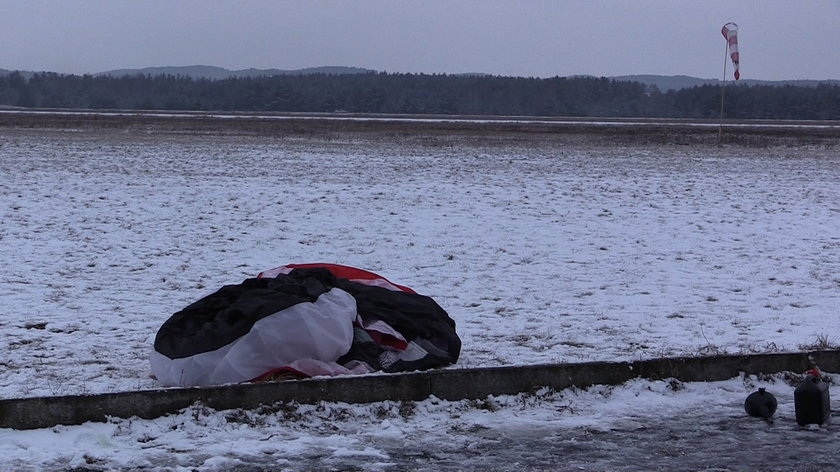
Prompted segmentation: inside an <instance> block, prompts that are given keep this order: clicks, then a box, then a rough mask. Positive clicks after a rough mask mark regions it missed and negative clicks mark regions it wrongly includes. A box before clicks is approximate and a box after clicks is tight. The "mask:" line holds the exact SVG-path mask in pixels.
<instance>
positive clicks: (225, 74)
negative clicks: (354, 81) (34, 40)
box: [94, 65, 376, 80]
mask: <svg viewBox="0 0 840 472" xmlns="http://www.w3.org/2000/svg"><path fill="white" fill-rule="evenodd" d="M370 72H376V71H373V70H370V69H362V68H359V67H341V66H326V67H309V68H306V69H293V70H284V69H253V68H251V69H241V70H230V69H225V68H223V67H215V66H201V65H198V66H169V67H146V68H143V69H116V70H109V71H106V72H99V73H96V74H94V75H95V76H103V75H109V76H111V77H122V76H124V75H148V76H158V75H174V76H182V77H191V78H193V79H213V80H219V79H229V78H232V77H265V76H272V75H308V74H332V75H343V74H366V73H370Z"/></svg>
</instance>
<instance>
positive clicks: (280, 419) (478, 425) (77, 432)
mask: <svg viewBox="0 0 840 472" xmlns="http://www.w3.org/2000/svg"><path fill="white" fill-rule="evenodd" d="M837 149H838V147H837V146H829V147H816V146H815V147H796V146H791V147H783V146H770V147H761V146H755V147H741V146H723V147H715V146H708V147H706V146H699V147H697V146H667V145H662V146H658V145H649V146H646V145H638V146H630V147H619V146H612V145H608V144H603V145H600V144H597V143H595V144H584V143H582V142H580V141H577V142H574V141H569V142H564V141H563V139H561V138H557V139H551V138H544V137H541V138H536V137H532V138H529V139H517V138H509V139H502V138H469V137H444V136H417V135H410V134H407V135H404V136H403V135H383V136H375V135H368V134H341V133H335V134H331V135H328V136H312V137H283V136H277V137H265V136H261V137H258V136H207V135H178V134H165V133H155V132H139V131H138V132H121V131H107V130H100V131H90V130H85V131H78V130H77V131H73V132H70V131H56V130H13V129H3V130H0V217H2V223H0V261H2V262H3V264H2V266H0V300H2V304H0V333H2V334H3V336H4V340H5V342H6V346H5V347H4V348H3V349H2V350H0V397H2V398H16V397H32V396H44V395H66V394H84V393H103V392H116V391H124V390H135V389H148V388H158V387H159V385H158V384H157V383H156V381H155V380H154V379H153V378H151V376H150V369H149V364H148V357H149V351H150V349H151V343H152V340H153V338H154V335H155V332H156V330H157V328H158V327H159V326H160V325H161V324H162V323H163V322H164V321H165V320H166V319H167V318H168V317H169V316H170V315H171V314H172V313H174V312H175V311H177V310H180V309H181V308H183V307H184V306H186V305H187V304H189V303H191V302H193V301H195V300H197V299H198V298H200V297H202V296H203V295H206V294H208V293H210V292H212V291H215V290H216V289H218V288H219V287H221V286H222V285H225V284H230V283H239V282H241V281H242V280H243V279H244V278H247V277H253V276H255V275H256V274H257V273H258V272H260V271H262V270H266V269H270V268H272V267H276V266H279V265H283V264H286V263H302V262H335V263H339V264H346V265H351V266H356V267H360V268H364V269H367V270H371V271H374V272H377V273H379V274H381V275H383V276H385V277H387V278H388V279H390V280H392V281H394V282H396V283H400V284H404V285H408V286H410V287H412V288H414V289H415V290H417V291H418V292H420V293H422V294H425V295H429V296H431V297H433V298H434V299H435V300H437V301H438V303H439V304H440V305H441V306H443V307H444V308H445V309H446V310H447V311H448V312H449V313H450V315H451V316H452V317H453V318H454V319H455V321H456V322H457V324H458V332H459V334H460V336H461V338H462V340H463V350H462V354H461V359H460V361H459V363H458V365H457V366H456V367H478V366H497V365H526V364H535V363H550V362H577V361H594V360H629V359H644V358H652V357H660V356H673V355H703V354H715V353H749V352H775V351H792V350H800V349H803V348H807V347H809V346H814V345H816V344H823V345H826V344H831V345H834V346H836V345H838V344H840V317H838V316H837V312H838V308H840V165H838V164H840V161H838V158H840V157H838V154H837ZM669 385H670V384H669V383H668V382H667V381H662V382H652V381H635V382H631V383H629V384H626V385H623V386H617V387H609V388H607V387H604V388H592V389H589V390H586V391H579V390H575V389H570V390H567V391H563V392H543V393H539V392H538V393H536V394H523V395H519V396H510V397H499V398H495V399H493V398H491V399H488V400H487V401H486V402H483V403H482V402H474V401H473V402H470V401H463V402H445V401H441V400H437V399H429V400H426V401H423V402H418V403H416V404H411V405H410V406H406V405H402V404H400V403H392V402H385V403H378V404H373V405H342V404H321V405H314V406H307V405H290V406H288V409H287V410H281V411H263V412H244V411H233V412H211V411H207V410H206V409H202V407H200V406H196V407H193V408H191V409H188V410H186V411H184V412H182V413H180V414H178V415H172V416H169V417H165V418H159V419H156V420H137V419H133V420H117V419H115V420H113V421H112V422H110V423H108V424H86V425H81V426H72V427H68V426H57V427H55V428H49V429H44V430H36V431H13V430H0V457H2V459H0V469H6V468H11V469H16V470H26V467H30V468H31V470H41V469H66V468H74V467H87V468H91V469H93V470H105V469H112V468H125V469H142V468H165V469H169V470H181V469H183V470H230V469H232V468H236V467H240V466H241V467H247V466H248V464H263V466H265V467H270V468H280V469H283V468H288V469H290V470H306V469H307V468H312V467H314V465H317V464H318V462H313V461H315V460H316V458H318V459H317V460H322V459H323V460H325V461H326V462H324V464H326V465H325V466H324V467H327V468H328V467H337V468H341V467H344V466H346V465H347V464H354V463H358V464H360V465H359V467H362V468H364V469H365V470H389V469H394V470H401V469H404V468H405V462H404V458H403V459H398V458H397V457H396V456H397V453H398V452H399V451H405V450H406V446H407V445H411V444H420V445H423V444H427V445H431V444H433V443H434V442H435V441H438V442H444V443H448V444H452V445H460V446H462V447H463V449H464V450H465V451H469V450H470V449H469V448H470V444H472V443H473V442H474V441H475V438H476V436H479V437H480V438H481V439H482V441H484V442H485V443H487V442H488V441H489V442H492V441H497V440H499V439H498V438H497V437H496V436H498V435H502V436H504V435H511V434H512V435H513V436H516V435H517V434H519V433H515V432H514V433H512V432H511V431H514V430H517V428H519V429H523V430H533V429H534V428H536V430H541V429H540V428H543V429H545V428H549V427H551V428H559V429H563V430H569V431H578V432H581V434H584V433H585V434H597V432H599V431H602V432H603V431H616V430H632V429H633V428H634V427H636V426H638V425H640V424H645V423H644V422H645V421H647V420H645V418H648V416H649V413H650V411H651V409H652V408H654V407H655V408H659V409H663V410H665V412H666V414H671V415H678V414H682V413H684V412H685V411H689V410H691V409H692V408H693V409H695V410H696V409H697V408H700V407H699V406H698V405H703V406H702V408H703V409H707V410H706V411H708V412H711V413H715V414H719V415H730V416H735V417H738V416H743V410H742V407H741V404H742V402H743V398H745V397H746V394H748V393H749V392H750V391H753V390H754V389H755V388H756V387H757V386H758V385H761V386H767V388H768V391H772V392H773V393H775V394H777V396H779V399H780V412H779V415H780V416H781V417H782V419H783V418H785V417H787V419H788V420H790V418H791V416H792V388H791V387H790V386H789V385H787V384H785V383H784V382H781V381H780V380H779V379H777V378H771V379H760V380H758V379H743V378H739V379H732V380H730V381H725V382H711V383H692V384H684V386H683V387H684V388H680V389H679V390H672V389H670V388H669ZM406 408H408V409H411V410H412V411H410V412H407V411H405V409H406ZM646 415H648V416H646ZM778 422H779V423H781V422H782V421H781V419H780V420H779V421H778ZM634 425H636V426H634ZM517 431H518V430H517ZM494 435H495V436H494ZM516 437H519V436H516ZM494 438H495V439H494ZM429 448H431V446H429ZM324 458H325V459H324ZM436 460H443V459H440V458H439V457H438V458H437V459H436ZM331 461H332V462H331ZM354 461H355V462H354ZM400 461H403V462H400ZM417 461H418V462H416V463H415V465H416V466H417V467H418V468H422V467H423V464H431V463H432V462H433V461H432V459H429V458H428V457H425V456H424V457H418V458H417ZM423 461H427V462H423ZM307 464H308V465H309V467H307ZM330 464H332V465H330ZM444 465H445V464H444ZM437 466H440V467H443V466H442V465H441V464H437ZM465 467H466V468H469V467H468V466H465ZM499 467H500V468H501V467H502V466H499ZM443 468H445V467H443ZM607 468H610V467H607ZM612 468H615V467H612ZM243 470H247V469H243ZM429 470H436V468H435V467H432V466H429Z"/></svg>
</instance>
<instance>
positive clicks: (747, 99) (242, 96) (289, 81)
mask: <svg viewBox="0 0 840 472" xmlns="http://www.w3.org/2000/svg"><path fill="white" fill-rule="evenodd" d="M0 106H6V107H26V108H74V109H79V108H81V109H120V110H196V111H256V112H347V113H398V114H442V115H506V116H547V117H548V116H571V117H645V118H717V117H719V116H720V106H721V87H720V86H719V85H702V86H695V87H691V88H684V89H680V90H669V91H667V92H663V91H660V90H658V89H657V88H656V87H654V86H649V85H645V84H643V83H640V82H632V81H619V80H614V79H609V78H596V77H554V78H524V77H500V76H487V75H446V74H441V75H429V74H402V73H386V72H371V73H362V74H324V73H316V74H303V75H275V76H262V77H234V78H226V79H195V78H191V77H189V76H181V75H156V76H151V75H124V76H120V77H113V76H109V75H101V76H93V75H81V76H80V75H66V74H57V73H51V72H45V73H36V74H33V75H31V76H28V77H27V76H24V75H22V74H20V73H18V72H12V73H9V74H6V75H2V76H0ZM725 117H726V118H731V119H793V120H837V119H840V85H836V84H820V85H817V86H815V87H800V86H792V85H785V86H775V85H741V84H737V83H735V82H727V85H726V87H725Z"/></svg>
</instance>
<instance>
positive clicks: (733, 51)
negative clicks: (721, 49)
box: [720, 22, 741, 80]
mask: <svg viewBox="0 0 840 472" xmlns="http://www.w3.org/2000/svg"><path fill="white" fill-rule="evenodd" d="M720 32H721V33H723V37H724V38H726V42H727V43H728V44H729V57H731V58H732V66H733V67H735V80H738V79H740V78H741V72H740V71H739V70H738V66H739V62H740V59H741V58H740V57H739V56H738V25H736V24H735V23H731V22H730V23H727V24H725V25H723V29H721V30H720Z"/></svg>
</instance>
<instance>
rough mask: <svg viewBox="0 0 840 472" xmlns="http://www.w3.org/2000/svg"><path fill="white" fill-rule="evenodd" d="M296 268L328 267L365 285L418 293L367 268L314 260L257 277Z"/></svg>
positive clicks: (276, 274) (346, 277)
mask: <svg viewBox="0 0 840 472" xmlns="http://www.w3.org/2000/svg"><path fill="white" fill-rule="evenodd" d="M294 269H327V270H328V271H330V272H331V273H332V274H333V275H334V276H336V277H338V278H340V279H347V280H350V281H352V282H358V283H361V284H365V285H373V286H377V287H383V288H387V289H389V290H400V291H402V292H407V293H414V294H416V293H417V292H415V291H414V290H413V289H412V288H410V287H406V286H405V285H399V284H395V283H393V282H391V281H390V280H388V279H386V278H385V277H382V276H381V275H378V274H374V273H373V272H368V271H366V270H363V269H358V268H356V267H350V266H345V265H340V264H330V263H326V262H312V263H308V264H287V265H284V266H280V267H275V268H274V269H270V270H266V271H263V272H260V273H259V274H257V278H260V279H262V278H273V277H277V276H278V275H279V274H288V273H289V272H291V271H292V270H294Z"/></svg>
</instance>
